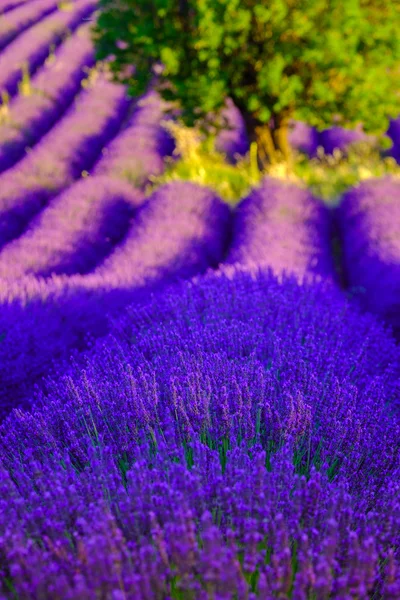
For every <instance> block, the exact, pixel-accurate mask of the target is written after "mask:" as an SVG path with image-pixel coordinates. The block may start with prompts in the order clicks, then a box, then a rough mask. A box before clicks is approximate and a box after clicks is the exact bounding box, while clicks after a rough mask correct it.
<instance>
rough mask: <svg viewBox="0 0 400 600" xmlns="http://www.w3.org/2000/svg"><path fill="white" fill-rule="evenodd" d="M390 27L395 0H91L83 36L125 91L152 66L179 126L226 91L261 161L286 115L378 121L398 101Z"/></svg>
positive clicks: (397, 12) (135, 87)
mask: <svg viewBox="0 0 400 600" xmlns="http://www.w3.org/2000/svg"><path fill="white" fill-rule="evenodd" d="M399 31H400V3H399V1H398V0H100V13H99V18H98V21H97V24H96V26H95V28H94V40H95V43H96V47H97V57H98V58H99V59H103V58H106V57H109V56H110V55H113V57H112V60H111V62H110V66H111V69H112V71H113V72H114V75H115V78H116V80H117V81H121V82H123V83H127V84H128V89H129V91H130V93H132V94H133V95H138V94H142V93H144V92H145V90H146V88H147V86H148V84H149V82H150V80H151V79H152V78H153V77H154V73H157V77H156V80H155V84H154V85H155V86H156V88H157V89H158V90H159V91H160V93H161V95H162V97H163V98H164V99H166V100H169V101H177V102H178V103H179V106H180V107H181V110H182V113H181V114H182V118H183V121H184V122H185V124H186V125H189V126H193V125H194V124H198V123H200V122H203V123H207V122H208V121H207V120H209V119H210V115H214V119H217V115H218V114H219V112H220V109H221V108H222V107H223V106H224V102H225V100H226V98H227V97H231V98H232V100H233V101H234V103H235V104H236V105H237V107H238V108H239V109H240V111H241V113H242V115H243V117H244V120H245V122H246V126H247V129H248V134H249V137H250V140H251V141H256V142H257V145H258V157H259V162H260V164H261V166H265V165H266V163H273V162H276V161H277V160H278V159H279V157H282V156H283V157H284V158H285V159H286V160H290V156H291V150H290V145H289V141H288V130H289V123H290V120H291V119H292V118H293V119H298V120H304V121H306V122H308V123H309V124H310V125H312V126H315V127H317V128H318V129H323V128H326V127H329V126H331V125H333V124H335V125H338V124H339V125H345V126H347V127H353V126H356V125H358V124H360V123H362V124H363V128H364V131H365V132H367V133H374V134H378V133H383V132H384V131H385V130H386V128H387V126H388V120H389V118H392V117H395V116H397V115H398V113H399V112H400V110H399V104H400V103H399V94H398V83H399V81H398V71H399V64H400V36H399ZM132 65H134V69H133V71H134V72H133V74H132V71H131V72H130V73H128V74H127V73H126V67H129V66H131V67H132Z"/></svg>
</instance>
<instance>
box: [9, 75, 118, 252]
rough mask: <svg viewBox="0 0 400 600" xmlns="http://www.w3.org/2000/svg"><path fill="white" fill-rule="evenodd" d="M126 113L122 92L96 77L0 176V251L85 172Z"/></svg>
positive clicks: (112, 84) (105, 77)
mask: <svg viewBox="0 0 400 600" xmlns="http://www.w3.org/2000/svg"><path fill="white" fill-rule="evenodd" d="M128 108H129V99H128V98H127V96H126V91H125V88H124V87H123V86H122V85H116V84H114V83H111V82H110V81H108V77H107V75H106V74H100V75H99V76H98V78H97V79H96V81H94V83H92V85H90V86H89V87H88V88H87V89H85V90H83V91H82V92H81V94H79V96H78V97H77V98H76V99H75V101H74V103H73V105H72V106H71V107H70V109H69V110H68V111H67V113H66V114H65V115H64V116H63V118H62V119H61V120H60V121H59V122H58V123H57V125H55V126H54V127H53V128H52V129H51V131H50V132H49V133H47V134H46V135H45V136H44V137H43V138H42V139H41V140H40V142H39V143H38V144H37V145H36V146H35V147H34V148H33V149H32V150H31V151H30V152H29V153H28V154H27V155H26V156H25V158H23V159H22V160H21V161H20V162H18V163H17V164H16V165H15V166H14V167H12V168H11V169H9V170H8V171H5V172H4V173H3V174H2V175H0V247H2V246H4V244H6V243H7V242H9V241H11V240H12V239H14V238H16V237H17V236H19V235H20V234H21V233H22V232H23V231H24V229H25V228H26V226H27V225H28V223H29V221H30V219H31V218H32V217H33V216H34V215H35V214H37V213H38V212H39V211H40V210H41V209H42V208H43V206H45V205H46V203H47V202H49V200H50V199H51V197H53V196H55V195H56V194H57V193H60V192H61V191H62V190H63V189H64V188H66V187H67V186H68V185H71V183H73V182H74V181H75V180H76V179H78V178H79V177H80V176H81V173H82V171H83V170H87V169H90V168H91V166H92V165H93V163H94V162H95V160H96V159H97V157H98V155H99V154H100V152H101V149H102V148H103V146H104V144H105V143H107V142H108V141H109V140H110V139H111V138H112V137H113V136H114V135H115V134H116V133H117V131H118V129H119V128H120V126H121V124H122V122H123V120H124V118H125V116H126V115H127V112H128Z"/></svg>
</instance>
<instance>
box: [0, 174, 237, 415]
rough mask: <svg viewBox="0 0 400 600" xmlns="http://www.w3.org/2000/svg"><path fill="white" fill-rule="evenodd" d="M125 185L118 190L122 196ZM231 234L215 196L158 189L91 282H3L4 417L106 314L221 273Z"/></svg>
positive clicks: (0, 362) (183, 187)
mask: <svg viewBox="0 0 400 600" xmlns="http://www.w3.org/2000/svg"><path fill="white" fill-rule="evenodd" d="M93 180H94V178H93ZM82 185H83V184H82ZM88 185H89V184H88ZM113 185H115V184H113ZM121 185H122V184H121V183H118V185H116V186H115V189H116V191H117V192H118V191H119V190H121ZM109 189H111V188H109ZM132 194H134V191H133V190H132V191H131V192H130V194H129V196H127V201H128V202H129V201H130V198H131V197H132ZM135 194H136V196H137V192H135ZM133 197H135V196H133ZM138 198H139V196H138ZM229 226H230V211H229V208H228V207H227V206H226V205H225V204H224V203H223V202H222V201H221V200H219V199H218V198H217V197H216V196H215V195H214V194H213V193H212V192H211V191H209V190H207V189H205V188H202V187H199V186H196V185H194V184H191V183H187V182H174V183H171V184H168V185H167V186H163V187H162V188H159V189H158V190H157V191H156V192H155V193H154V194H153V195H152V196H151V197H150V198H149V200H148V201H147V202H146V203H145V205H144V206H143V207H142V208H141V209H139V210H138V212H137V213H136V215H135V217H134V220H133V223H132V226H131V229H130V230H129V231H128V233H127V235H126V237H125V238H124V240H123V241H122V242H121V244H120V245H119V246H117V247H116V249H115V250H114V252H113V253H111V254H110V255H109V256H108V257H107V258H106V260H104V262H103V263H101V264H100V265H99V266H98V267H97V268H96V269H95V270H94V271H93V272H92V273H91V274H87V275H73V276H71V277H67V276H62V275H60V276H53V277H52V278H51V279H49V280H44V279H42V278H36V277H33V276H32V277H25V278H22V279H20V280H18V281H6V280H4V279H3V280H2V281H1V285H0V302H1V311H0V335H4V336H5V337H4V339H2V340H1V342H0V379H1V381H2V386H1V392H0V394H1V396H0V410H1V413H2V415H3V416H4V414H6V413H7V412H9V411H10V409H11V408H13V407H14V406H17V405H19V404H21V402H25V401H28V400H29V398H30V395H31V392H32V387H33V384H34V383H35V382H36V381H37V380H38V378H39V377H41V376H42V375H44V374H45V373H46V372H47V370H48V369H49V366H50V365H51V362H52V361H53V360H56V361H59V360H61V359H64V358H65V359H67V358H68V357H69V354H70V352H71V351H72V349H73V348H77V349H82V348H84V347H85V346H86V345H87V343H88V341H89V338H90V336H92V337H99V336H102V335H104V334H105V333H106V332H107V327H108V321H107V313H110V314H118V313H119V312H120V311H121V310H122V308H123V307H124V306H125V305H126V304H127V303H129V302H133V300H135V299H139V298H141V297H142V296H144V297H148V295H149V293H150V292H151V290H155V289H157V288H162V287H163V286H166V285H168V284H170V283H171V282H172V281H174V280H175V279H179V278H189V277H192V276H193V275H195V274H197V273H201V272H204V271H206V270H207V269H208V268H210V267H211V268H213V267H216V266H217V265H218V264H219V262H221V260H222V258H223V256H224V253H225V246H226V243H227V238H228V235H229Z"/></svg>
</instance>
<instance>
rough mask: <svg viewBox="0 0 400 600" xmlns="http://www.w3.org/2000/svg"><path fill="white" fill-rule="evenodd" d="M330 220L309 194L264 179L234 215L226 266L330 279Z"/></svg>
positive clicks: (283, 183) (276, 181)
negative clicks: (249, 267) (251, 267)
mask: <svg viewBox="0 0 400 600" xmlns="http://www.w3.org/2000/svg"><path fill="white" fill-rule="evenodd" d="M330 217H331V215H330V211H329V209H328V208H327V207H326V206H325V205H323V203H322V202H321V201H319V200H317V199H316V198H315V197H313V196H312V195H311V194H310V192H309V191H307V190H305V189H302V188H299V187H297V186H296V185H293V184H288V183H286V182H282V181H280V180H278V179H273V178H265V179H264V180H263V181H262V183H261V185H260V187H258V188H256V189H254V190H252V191H251V192H250V194H249V195H248V196H247V197H246V198H244V199H243V200H242V201H241V203H240V204H239V205H238V207H237V209H236V211H235V216H234V228H233V234H232V242H231V246H230V249H229V253H228V256H227V263H229V264H240V265H247V266H250V265H255V266H256V267H259V266H265V267H270V268H271V269H272V270H273V271H274V272H275V273H276V274H277V275H279V274H281V273H283V272H286V273H290V274H295V275H296V276H297V277H298V278H300V279H304V278H306V277H315V276H317V277H322V278H324V279H329V280H331V281H334V280H335V274H334V264H333V260H332V253H331V235H332V232H331V218H330Z"/></svg>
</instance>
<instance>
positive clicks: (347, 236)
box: [338, 177, 400, 334]
mask: <svg viewBox="0 0 400 600" xmlns="http://www.w3.org/2000/svg"><path fill="white" fill-rule="evenodd" d="M399 201H400V181H399V180H397V179H395V178H392V177H385V178H382V179H372V180H368V181H364V182H362V183H361V184H359V185H358V186H357V187H354V188H352V189H350V190H349V191H347V192H346V193H345V194H344V196H343V200H342V203H341V205H340V206H339V208H338V215H339V223H340V229H341V237H342V244H343V256H344V269H345V272H346V277H347V280H348V284H349V286H350V289H351V291H353V292H354V294H355V295H356V297H357V298H358V299H359V300H360V301H361V303H362V304H363V305H364V306H365V307H366V308H368V309H369V310H371V311H373V312H374V313H377V314H378V315H379V316H380V317H382V318H384V319H385V320H386V321H387V322H388V323H390V324H391V325H392V326H393V328H394V330H395V331H396V333H397V334H399V333H400V235H399V232H400V204H399Z"/></svg>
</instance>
